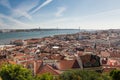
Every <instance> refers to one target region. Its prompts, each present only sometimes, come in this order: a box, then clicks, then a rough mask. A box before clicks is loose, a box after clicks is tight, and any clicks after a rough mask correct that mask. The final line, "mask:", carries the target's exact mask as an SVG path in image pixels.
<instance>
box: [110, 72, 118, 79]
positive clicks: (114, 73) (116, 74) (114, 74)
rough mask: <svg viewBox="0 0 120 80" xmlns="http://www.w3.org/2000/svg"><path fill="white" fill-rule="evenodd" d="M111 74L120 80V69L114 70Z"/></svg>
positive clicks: (113, 77)
mask: <svg viewBox="0 0 120 80" xmlns="http://www.w3.org/2000/svg"><path fill="white" fill-rule="evenodd" d="M110 76H111V77H112V79H113V80H120V70H112V71H111V72H110Z"/></svg>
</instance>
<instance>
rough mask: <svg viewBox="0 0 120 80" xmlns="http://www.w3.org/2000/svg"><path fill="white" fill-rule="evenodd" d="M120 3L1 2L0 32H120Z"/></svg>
mask: <svg viewBox="0 0 120 80" xmlns="http://www.w3.org/2000/svg"><path fill="white" fill-rule="evenodd" d="M119 3H120V0H14V1H13V0H0V29H30V28H38V27H40V28H43V29H46V28H60V29H62V28H63V29H65V28H66V29H69V28H70V29H78V28H79V27H80V28H81V29H120V28H119V27H120V23H119V21H120V5H119Z"/></svg>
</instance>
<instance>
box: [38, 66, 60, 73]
mask: <svg viewBox="0 0 120 80" xmlns="http://www.w3.org/2000/svg"><path fill="white" fill-rule="evenodd" d="M44 73H50V74H52V75H59V74H60V73H59V72H58V71H56V70H55V69H54V68H52V66H50V65H48V64H46V65H44V66H43V67H41V69H40V70H39V71H38V74H44Z"/></svg>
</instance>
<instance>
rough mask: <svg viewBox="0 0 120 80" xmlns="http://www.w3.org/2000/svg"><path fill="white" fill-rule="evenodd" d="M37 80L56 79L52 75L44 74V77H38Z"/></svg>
mask: <svg viewBox="0 0 120 80" xmlns="http://www.w3.org/2000/svg"><path fill="white" fill-rule="evenodd" d="M35 80H54V77H53V75H51V74H50V73H44V74H42V75H37V76H36V78H35Z"/></svg>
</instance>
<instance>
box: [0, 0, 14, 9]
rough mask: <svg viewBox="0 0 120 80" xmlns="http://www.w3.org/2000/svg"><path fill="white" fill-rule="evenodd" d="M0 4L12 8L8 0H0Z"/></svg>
mask: <svg viewBox="0 0 120 80" xmlns="http://www.w3.org/2000/svg"><path fill="white" fill-rule="evenodd" d="M0 4H1V5H3V6H5V7H7V8H9V9H12V8H11V5H10V3H9V1H8V0H0Z"/></svg>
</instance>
